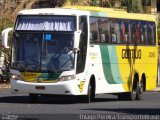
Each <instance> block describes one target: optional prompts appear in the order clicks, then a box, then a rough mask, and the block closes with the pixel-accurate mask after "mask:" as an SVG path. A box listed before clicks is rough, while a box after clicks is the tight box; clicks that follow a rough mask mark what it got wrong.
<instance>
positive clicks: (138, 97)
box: [128, 82, 143, 101]
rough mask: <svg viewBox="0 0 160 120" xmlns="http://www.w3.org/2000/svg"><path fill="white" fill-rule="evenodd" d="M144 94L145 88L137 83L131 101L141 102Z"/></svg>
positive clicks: (130, 96)
mask: <svg viewBox="0 0 160 120" xmlns="http://www.w3.org/2000/svg"><path fill="white" fill-rule="evenodd" d="M142 94H143V86H142V85H141V84H140V83H138V82H136V83H135V84H134V85H133V90H132V92H130V93H129V95H128V96H129V100H131V101H133V100H141V99H142Z"/></svg>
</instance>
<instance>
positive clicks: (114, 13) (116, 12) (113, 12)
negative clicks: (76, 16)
mask: <svg viewBox="0 0 160 120" xmlns="http://www.w3.org/2000/svg"><path fill="white" fill-rule="evenodd" d="M65 8H72V9H78V10H85V11H90V12H91V13H104V14H105V15H106V17H111V18H122V19H135V20H136V19H137V20H146V21H156V19H157V16H156V15H151V14H140V13H128V12H127V11H125V10H124V9H118V8H103V7H93V6H66V7H65ZM104 14H96V15H97V16H99V17H100V16H102V17H104V16H103V15H104ZM96 15H94V14H93V16H96Z"/></svg>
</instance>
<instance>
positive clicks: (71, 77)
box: [59, 75, 76, 81]
mask: <svg viewBox="0 0 160 120" xmlns="http://www.w3.org/2000/svg"><path fill="white" fill-rule="evenodd" d="M75 78H76V77H75V76H74V75H69V76H62V77H60V78H59V81H68V80H73V79H75Z"/></svg>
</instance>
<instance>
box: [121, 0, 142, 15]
mask: <svg viewBox="0 0 160 120" xmlns="http://www.w3.org/2000/svg"><path fill="white" fill-rule="evenodd" d="M122 5H123V6H125V7H127V12H133V13H143V12H144V8H143V2H142V0H123V1H122Z"/></svg>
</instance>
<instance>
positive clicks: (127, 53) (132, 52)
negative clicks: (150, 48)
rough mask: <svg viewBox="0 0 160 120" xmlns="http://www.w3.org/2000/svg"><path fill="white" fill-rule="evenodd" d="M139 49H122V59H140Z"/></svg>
mask: <svg viewBox="0 0 160 120" xmlns="http://www.w3.org/2000/svg"><path fill="white" fill-rule="evenodd" d="M141 57H142V51H141V49H122V59H141Z"/></svg>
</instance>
